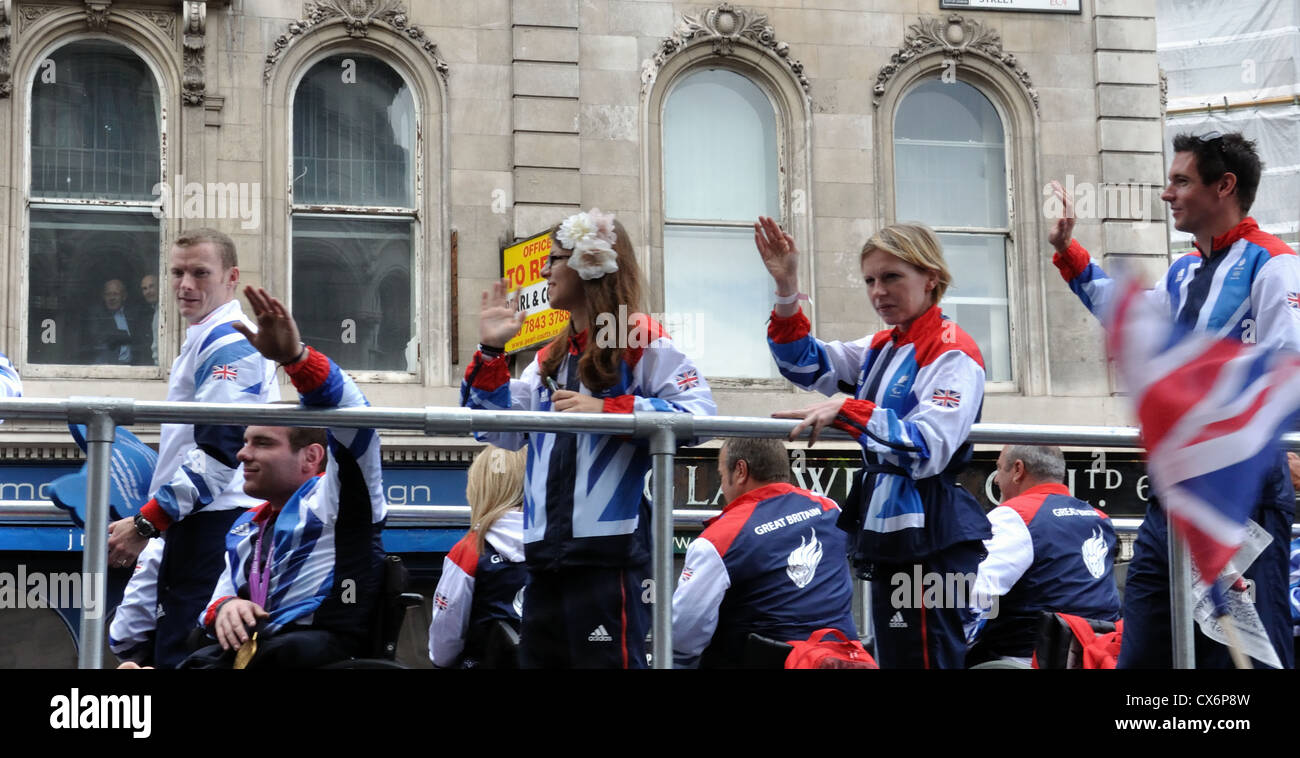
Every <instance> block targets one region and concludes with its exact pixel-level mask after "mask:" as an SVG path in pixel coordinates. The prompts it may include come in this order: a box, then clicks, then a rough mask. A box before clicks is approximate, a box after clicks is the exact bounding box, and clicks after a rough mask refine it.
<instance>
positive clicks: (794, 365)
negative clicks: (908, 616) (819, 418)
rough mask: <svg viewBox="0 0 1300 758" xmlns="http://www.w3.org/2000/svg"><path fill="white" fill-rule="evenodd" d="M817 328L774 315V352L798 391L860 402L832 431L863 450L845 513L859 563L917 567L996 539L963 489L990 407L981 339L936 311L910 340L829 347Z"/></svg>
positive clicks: (887, 337)
mask: <svg viewBox="0 0 1300 758" xmlns="http://www.w3.org/2000/svg"><path fill="white" fill-rule="evenodd" d="M810 330H811V324H810V323H809V322H808V318H807V317H806V316H804V315H803V312H802V311H800V312H798V313H796V314H794V315H793V316H790V317H789V318H781V317H779V316H777V315H776V313H775V312H773V313H772V318H771V321H770V322H769V326H768V333H767V339H768V345H769V347H770V348H771V350H772V357H773V358H774V359H775V360H776V364H777V367H778V368H779V369H780V371H781V374H782V375H783V376H785V378H787V379H789V380H790V381H792V382H794V383H795V384H797V385H799V386H800V387H802V388H804V389H808V390H817V391H818V392H821V393H822V394H824V395H827V396H829V395H834V394H835V393H836V392H841V391H842V392H845V393H851V394H852V395H853V399H850V400H846V401H845V402H844V407H843V408H841V409H840V414H839V417H838V418H837V419H836V421H835V427H836V428H838V429H842V430H844V431H846V432H848V433H849V434H851V435H853V436H854V437H856V438H857V440H858V444H860V445H861V446H862V457H863V462H864V470H863V473H862V479H861V481H860V484H861V487H862V490H861V493H862V494H861V498H860V499H859V500H858V501H857V502H851V503H848V504H846V513H845V516H846V518H847V519H849V520H850V521H851V523H852V524H853V525H854V527H855V531H856V532H857V540H856V544H855V545H853V546H851V547H850V553H851V556H852V558H853V561H854V563H855V565H858V566H860V567H863V568H865V567H866V566H867V565H869V564H873V563H901V562H911V561H913V560H915V559H918V558H922V557H925V556H927V555H930V554H932V553H934V552H936V551H938V550H942V549H944V548H946V547H949V546H951V545H954V544H957V543H959V542H966V541H971V540H982V539H985V538H987V537H988V536H990V534H991V533H992V532H991V530H990V528H989V524H988V519H986V518H985V517H984V512H983V510H982V509H981V508H980V506H979V503H978V502H977V501H976V500H975V498H973V497H972V496H971V495H970V493H968V492H966V491H965V490H962V489H961V488H960V487H958V486H957V484H956V477H957V474H958V473H959V472H960V471H961V469H962V468H963V467H964V466H965V465H966V463H967V462H968V461H969V460H970V445H969V444H968V443H967V442H966V438H967V437H968V436H969V435H970V429H971V426H972V425H973V424H974V423H975V422H976V421H978V420H979V417H980V411H981V409H982V407H983V404H984V360H983V358H982V357H981V356H980V351H979V347H978V346H977V345H976V344H975V340H973V339H971V337H970V336H969V335H968V334H966V332H964V331H962V329H961V327H959V326H957V324H956V323H955V322H953V321H951V320H948V319H946V318H945V317H944V316H943V314H942V313H941V312H940V310H939V306H937V305H936V306H931V308H930V309H929V310H927V311H926V312H925V313H924V314H922V315H921V316H920V317H918V318H917V319H916V320H915V321H914V322H913V323H912V326H911V327H910V328H909V329H908V330H907V332H906V333H903V332H900V331H899V330H898V329H897V328H895V329H888V330H885V331H882V332H878V333H877V334H876V335H875V336H874V337H871V338H865V337H864V338H862V339H859V340H854V341H853V342H822V341H821V340H819V339H817V338H815V337H813V336H812V335H811V334H810Z"/></svg>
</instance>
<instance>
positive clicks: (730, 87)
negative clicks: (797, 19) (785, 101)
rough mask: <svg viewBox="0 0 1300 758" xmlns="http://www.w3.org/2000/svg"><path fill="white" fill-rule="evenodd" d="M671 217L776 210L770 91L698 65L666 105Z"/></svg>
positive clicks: (736, 217)
mask: <svg viewBox="0 0 1300 758" xmlns="http://www.w3.org/2000/svg"><path fill="white" fill-rule="evenodd" d="M663 130H664V143H663V145H664V203H665V210H664V213H665V217H666V218H669V219H699V220H714V219H720V220H728V221H753V220H754V219H755V218H757V217H758V216H759V215H765V216H779V215H780V206H779V203H778V199H777V198H778V188H779V181H778V178H777V171H778V167H777V151H776V115H775V112H774V110H773V109H772V103H771V101H770V100H768V98H767V95H765V94H763V91H762V90H760V89H759V88H758V86H757V85H755V84H754V83H753V82H751V81H750V80H748V79H746V78H745V77H743V76H740V75H739V74H734V73H732V72H730V71H718V70H715V71H701V72H699V73H697V74H692V75H690V76H689V77H687V78H686V79H685V80H683V81H682V82H681V83H680V84H678V85H677V86H676V87H674V88H673V91H672V94H671V95H670V96H669V97H668V103H667V104H666V105H665V106H664V124H663Z"/></svg>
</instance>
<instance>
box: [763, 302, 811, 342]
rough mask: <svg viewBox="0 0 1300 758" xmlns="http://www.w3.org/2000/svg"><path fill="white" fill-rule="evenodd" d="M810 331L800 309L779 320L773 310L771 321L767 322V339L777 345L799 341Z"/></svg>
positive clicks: (809, 325)
mask: <svg viewBox="0 0 1300 758" xmlns="http://www.w3.org/2000/svg"><path fill="white" fill-rule="evenodd" d="M811 331H812V324H811V323H809V321H808V317H807V316H805V315H803V309H802V308H800V309H799V311H798V312H797V313H795V314H794V315H793V316H790V317H789V318H781V317H780V316H778V315H776V310H775V309H773V311H772V320H771V321H769V322H767V338H768V339H770V340H772V341H773V342H775V343H777V344H778V345H784V344H786V343H789V342H794V341H795V340H801V339H803V338H804V337H807V336H808V333H809V332H811Z"/></svg>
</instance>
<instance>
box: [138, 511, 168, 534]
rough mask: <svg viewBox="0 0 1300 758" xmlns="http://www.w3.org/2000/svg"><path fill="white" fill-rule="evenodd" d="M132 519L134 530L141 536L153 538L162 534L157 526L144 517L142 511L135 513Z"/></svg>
mask: <svg viewBox="0 0 1300 758" xmlns="http://www.w3.org/2000/svg"><path fill="white" fill-rule="evenodd" d="M133 521H134V522H135V531H136V533H137V534H139V535H140V536H141V537H145V538H148V539H153V538H154V537H157V536H158V535H160V534H162V532H160V531H158V527H156V526H154V525H153V524H152V523H151V522H150V521H149V519H147V518H145V517H144V514H143V513H137V514H135V518H134V519H133Z"/></svg>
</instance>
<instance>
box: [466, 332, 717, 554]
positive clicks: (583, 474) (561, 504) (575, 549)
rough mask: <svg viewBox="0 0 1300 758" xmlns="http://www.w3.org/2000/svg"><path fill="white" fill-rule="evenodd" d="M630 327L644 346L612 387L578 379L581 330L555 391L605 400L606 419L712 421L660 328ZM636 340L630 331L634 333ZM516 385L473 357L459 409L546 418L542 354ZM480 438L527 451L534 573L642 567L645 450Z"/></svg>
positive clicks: (597, 442)
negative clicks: (657, 414) (648, 414)
mask: <svg viewBox="0 0 1300 758" xmlns="http://www.w3.org/2000/svg"><path fill="white" fill-rule="evenodd" d="M637 316H638V318H639V319H644V321H639V322H638V329H640V330H641V332H642V333H644V334H647V335H648V339H647V340H646V342H647V345H646V346H645V347H635V346H634V347H630V348H627V349H626V350H624V351H623V357H622V364H621V366H620V372H619V379H618V382H617V383H616V384H615V385H614V386H612V387H610V388H608V389H606V390H603V391H601V392H599V393H593V392H592V391H591V390H590V389H588V388H587V387H585V386H583V385H582V383H581V381H580V380H579V378H578V357H579V356H580V355H581V353H582V350H583V348H584V347H585V346H586V340H587V332H586V331H584V332H582V333H581V334H579V335H578V336H577V337H576V338H575V339H573V340H571V341H570V344H569V345H568V355H567V357H566V359H565V360H564V361H563V362H562V363H561V364H560V369H559V371H558V374H559V376H557V377H556V383H557V384H558V386H559V387H560V388H561V389H572V390H576V391H578V392H581V393H582V394H585V395H594V396H595V397H600V398H604V401H605V407H604V412H605V413H632V412H633V411H662V412H673V413H694V414H698V415H706V416H712V415H714V414H716V413H717V412H718V411H717V406H716V405H714V402H713V394H712V393H711V392H710V391H709V385H708V382H707V381H705V379H704V376H703V375H702V374H700V372H699V371H698V370H697V369H696V368H695V364H694V363H693V362H692V361H691V359H690V358H689V357H687V356H686V354H685V353H683V352H682V351H681V350H679V349H678V348H677V346H676V345H674V344H673V341H672V340H671V339H670V338H669V336H668V334H667V333H665V332H664V331H663V329H662V327H660V326H659V324H657V323H655V322H654V321H653V320H651V319H649V318H648V317H646V316H644V315H642V314H637ZM634 333H636V332H635V331H634ZM557 347H559V349H563V346H562V345H560V344H559V343H555V342H552V343H551V345H550V346H548V347H546V348H544V349H543V350H541V351H538V354H537V360H535V361H533V362H532V363H531V364H529V366H528V368H526V369H524V372H523V375H522V376H521V377H520V378H519V379H518V380H512V379H511V378H510V372H509V368H508V365H507V364H508V361H507V359H506V358H505V357H504V356H501V357H498V358H495V359H493V360H486V359H485V358H484V356H483V354H482V353H481V352H479V353H475V355H474V359H473V361H471V362H470V365H469V367H468V368H467V369H466V371H465V379H464V381H463V382H461V393H460V396H461V405H463V406H466V407H468V408H482V409H487V410H517V411H549V410H551V391H550V390H549V389H547V387H546V386H545V385H544V384H543V383H542V379H541V375H540V365H541V363H540V362H541V358H542V356H543V354H544V352H545V350H551V349H556V348H557ZM475 437H476V438H478V439H479V440H482V441H486V442H490V443H492V444H493V445H496V446H497V447H502V448H505V449H507V450H518V449H519V448H520V447H523V446H524V445H525V444H527V445H528V448H529V455H528V468H527V474H526V478H525V481H524V547H525V554H526V555H527V563H528V567H529V568H530V569H532V570H534V571H537V570H550V569H557V568H561V567H566V566H606V567H630V566H640V565H643V564H645V563H646V562H647V561H648V560H649V559H650V538H649V531H648V528H647V525H646V524H645V523H644V521H645V518H644V517H645V516H648V515H649V505H648V504H647V503H646V502H645V498H644V497H643V495H642V491H643V489H644V487H645V474H646V472H647V471H649V470H650V453H649V450H648V448H647V446H646V445H645V444H644V443H641V442H638V441H637V440H632V439H623V438H618V437H611V436H607V435H600V434H567V433H563V434H555V433H550V432H527V433H523V432H492V433H478V434H475Z"/></svg>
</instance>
